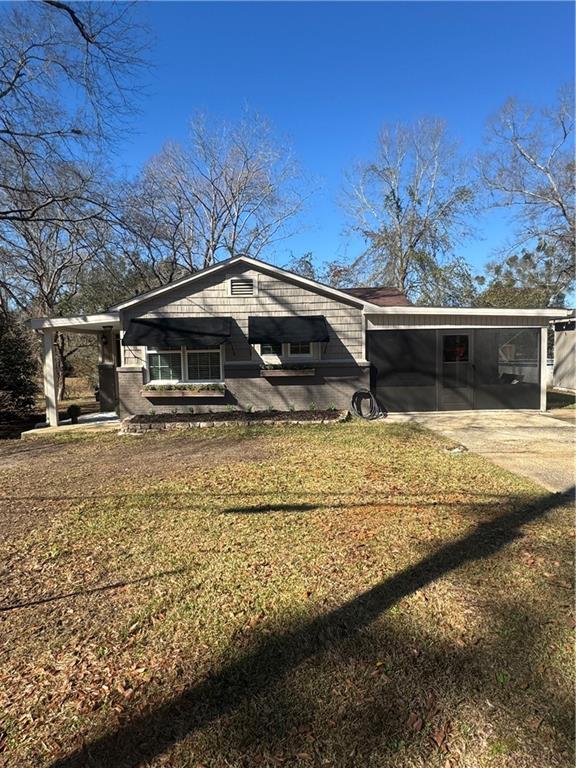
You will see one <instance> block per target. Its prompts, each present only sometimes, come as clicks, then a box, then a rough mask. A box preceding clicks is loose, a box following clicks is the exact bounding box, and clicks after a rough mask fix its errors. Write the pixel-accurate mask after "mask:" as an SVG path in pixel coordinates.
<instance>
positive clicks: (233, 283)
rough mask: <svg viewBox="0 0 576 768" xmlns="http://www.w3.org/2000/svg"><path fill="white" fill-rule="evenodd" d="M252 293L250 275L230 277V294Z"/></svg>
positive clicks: (252, 281)
mask: <svg viewBox="0 0 576 768" xmlns="http://www.w3.org/2000/svg"><path fill="white" fill-rule="evenodd" d="M254 293H255V291H254V280H253V279H252V278H251V277H232V278H231V279H230V296H253V295H254Z"/></svg>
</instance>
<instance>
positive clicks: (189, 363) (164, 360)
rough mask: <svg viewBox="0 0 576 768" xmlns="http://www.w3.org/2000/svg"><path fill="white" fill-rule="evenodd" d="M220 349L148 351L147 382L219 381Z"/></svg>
mask: <svg viewBox="0 0 576 768" xmlns="http://www.w3.org/2000/svg"><path fill="white" fill-rule="evenodd" d="M221 378H222V368H221V363H220V347H214V348H211V349H186V347H181V348H180V349H179V350H171V349H170V350H166V351H158V350H148V379H149V381H166V382H172V383H174V382H179V381H182V382H185V381H220V380H221Z"/></svg>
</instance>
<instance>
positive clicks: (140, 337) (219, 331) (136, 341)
mask: <svg viewBox="0 0 576 768" xmlns="http://www.w3.org/2000/svg"><path fill="white" fill-rule="evenodd" d="M231 324H232V318H231V317H182V318H177V317H155V318H150V319H143V320H130V324H129V325H128V330H127V331H126V333H125V334H124V338H123V339H122V344H123V345H124V346H130V347H154V348H156V349H171V348H173V347H202V348H203V347H217V346H218V345H219V344H223V343H224V342H225V341H227V340H228V338H229V337H230V328H231Z"/></svg>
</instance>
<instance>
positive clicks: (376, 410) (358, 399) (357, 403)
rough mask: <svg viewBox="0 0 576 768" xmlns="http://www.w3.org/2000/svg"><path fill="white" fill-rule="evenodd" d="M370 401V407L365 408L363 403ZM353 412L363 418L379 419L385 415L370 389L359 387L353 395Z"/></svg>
mask: <svg viewBox="0 0 576 768" xmlns="http://www.w3.org/2000/svg"><path fill="white" fill-rule="evenodd" d="M366 401H368V403H369V409H368V410H365V409H364V408H363V404H364V403H365V402H366ZM352 413H353V414H354V415H355V416H359V417H360V418H361V419H368V420H370V421H371V420H372V419H379V418H380V417H382V416H384V414H383V412H382V409H381V408H380V406H379V405H378V401H377V400H376V398H375V397H374V395H373V394H372V392H370V390H369V389H359V390H358V391H357V392H354V394H353V395H352Z"/></svg>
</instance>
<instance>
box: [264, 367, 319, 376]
mask: <svg viewBox="0 0 576 768" xmlns="http://www.w3.org/2000/svg"><path fill="white" fill-rule="evenodd" d="M315 374H316V369H315V368H261V369H260V376H263V377H264V378H266V379H270V378H274V377H276V376H290V377H292V376H314V375H315Z"/></svg>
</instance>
